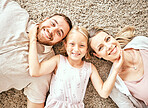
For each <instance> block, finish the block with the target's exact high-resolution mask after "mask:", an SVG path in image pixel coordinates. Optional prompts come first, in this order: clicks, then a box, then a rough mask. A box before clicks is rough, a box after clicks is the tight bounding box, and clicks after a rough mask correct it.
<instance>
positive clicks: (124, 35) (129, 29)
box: [115, 26, 135, 48]
mask: <svg viewBox="0 0 148 108" xmlns="http://www.w3.org/2000/svg"><path fill="white" fill-rule="evenodd" d="M134 32H135V28H134V27H133V26H126V27H124V28H123V29H122V30H121V31H119V32H118V33H117V34H116V35H115V39H116V40H117V41H118V42H119V43H120V45H121V48H124V47H125V46H126V45H127V44H128V43H129V42H130V41H131V40H132V39H133V38H134V37H135V35H134Z"/></svg>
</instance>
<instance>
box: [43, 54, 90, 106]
mask: <svg viewBox="0 0 148 108" xmlns="http://www.w3.org/2000/svg"><path fill="white" fill-rule="evenodd" d="M90 74H91V63H88V62H84V64H83V66H82V68H79V69H78V68H74V67H72V66H71V65H70V64H69V62H68V60H67V58H66V57H64V56H62V55H60V63H59V65H58V69H57V72H56V75H55V74H54V75H53V76H52V79H51V84H50V94H49V96H48V98H47V101H46V106H45V108H84V103H83V99H84V95H85V91H86V88H87V84H88V80H89V77H90Z"/></svg>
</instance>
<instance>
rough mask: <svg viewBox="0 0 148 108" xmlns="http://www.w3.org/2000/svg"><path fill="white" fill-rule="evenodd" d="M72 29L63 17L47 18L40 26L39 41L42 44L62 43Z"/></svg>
mask: <svg viewBox="0 0 148 108" xmlns="http://www.w3.org/2000/svg"><path fill="white" fill-rule="evenodd" d="M69 30H70V27H69V25H68V23H67V22H66V21H65V19H64V17H62V16H58V15H56V16H53V17H51V18H46V19H45V20H44V21H43V22H41V23H40V24H39V29H38V32H37V40H38V41H39V42H40V43H41V44H45V45H49V46H51V45H55V44H56V43H58V42H60V41H61V40H62V39H63V38H64V37H65V36H66V35H67V33H68V32H69Z"/></svg>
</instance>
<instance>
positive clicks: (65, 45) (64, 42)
mask: <svg viewBox="0 0 148 108" xmlns="http://www.w3.org/2000/svg"><path fill="white" fill-rule="evenodd" d="M63 44H64V47H65V48H66V47H67V43H66V41H65V40H63Z"/></svg>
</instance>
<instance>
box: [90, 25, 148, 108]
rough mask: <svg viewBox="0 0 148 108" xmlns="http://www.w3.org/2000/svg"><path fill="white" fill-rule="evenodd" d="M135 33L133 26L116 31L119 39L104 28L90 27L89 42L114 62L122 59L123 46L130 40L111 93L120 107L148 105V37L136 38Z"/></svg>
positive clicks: (97, 53)
mask: <svg viewBox="0 0 148 108" xmlns="http://www.w3.org/2000/svg"><path fill="white" fill-rule="evenodd" d="M133 32H134V28H133V27H125V28H124V29H123V30H122V31H121V32H119V33H118V34H117V36H116V39H117V40H118V41H117V40H116V39H114V38H113V37H112V36H111V35H109V34H108V33H107V32H105V31H104V30H103V29H99V28H97V27H95V28H92V29H91V30H90V45H91V47H92V49H93V50H94V53H93V54H94V55H95V56H97V57H98V58H103V59H105V60H109V61H111V62H113V65H115V64H114V62H115V61H116V59H119V58H120V52H121V47H124V46H125V45H126V44H127V43H128V44H127V45H126V46H125V47H124V50H123V51H122V52H123V57H122V58H123V64H122V66H121V68H120V70H119V73H118V75H117V80H116V83H115V87H114V88H113V90H112V93H111V95H110V96H111V98H112V99H113V100H114V101H115V103H116V104H117V105H118V106H119V107H120V108H132V107H137V108H147V107H148V93H147V89H148V71H147V70H148V38H147V37H144V36H137V37H135V38H133V37H134V34H133ZM132 38H133V39H132ZM131 39H132V41H131ZM129 41H131V42H129ZM119 43H120V44H119ZM110 73H112V70H111V72H110ZM143 102H144V103H145V104H144V103H143Z"/></svg>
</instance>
